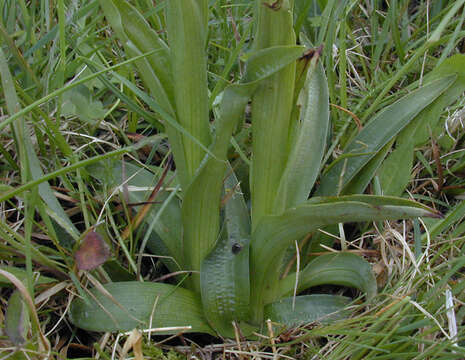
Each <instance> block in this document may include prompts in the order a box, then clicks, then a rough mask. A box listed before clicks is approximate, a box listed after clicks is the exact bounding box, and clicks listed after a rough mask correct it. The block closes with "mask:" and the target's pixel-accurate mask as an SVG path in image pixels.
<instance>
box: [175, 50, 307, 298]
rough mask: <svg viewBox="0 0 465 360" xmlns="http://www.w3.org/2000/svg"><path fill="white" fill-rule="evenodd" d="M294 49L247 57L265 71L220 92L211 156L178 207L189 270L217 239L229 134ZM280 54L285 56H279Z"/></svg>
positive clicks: (196, 267)
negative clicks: (257, 93) (257, 90)
mask: <svg viewBox="0 0 465 360" xmlns="http://www.w3.org/2000/svg"><path fill="white" fill-rule="evenodd" d="M292 49H294V48H292ZM292 49H291V50H292ZM298 50H299V51H295V49H294V50H292V51H291V52H290V53H291V54H292V56H289V54H288V53H286V52H283V48H282V47H275V48H273V49H272V50H270V51H269V52H258V53H256V54H255V55H254V56H252V57H251V58H250V62H255V61H257V62H259V63H261V64H263V66H264V69H265V70H266V71H263V72H258V71H255V72H254V75H253V76H252V75H251V76H249V77H248V78H249V79H251V80H253V81H252V82H249V83H241V84H233V85H229V86H228V87H226V88H225V90H224V91H223V95H222V96H221V101H220V103H219V105H218V118H217V119H216V122H215V134H214V142H213V145H212V147H211V152H212V153H213V154H214V156H215V157H210V156H207V158H206V159H205V160H204V162H203V164H202V166H201V168H200V169H199V171H198V174H197V175H196V177H195V179H194V180H193V182H192V183H191V184H190V186H189V187H188V189H187V190H186V191H185V196H184V199H183V204H182V213H183V224H184V256H185V259H191V263H190V264H188V268H189V269H193V270H200V264H201V262H202V260H203V259H204V258H205V257H206V255H207V254H208V253H209V252H210V251H211V250H212V248H213V247H214V244H215V242H216V240H217V238H218V233H219V222H220V220H219V213H220V212H219V209H220V196H221V188H222V186H223V177H224V175H225V173H226V169H227V149H228V146H229V142H230V139H231V134H232V132H233V130H234V128H235V127H236V125H237V123H238V122H239V121H240V119H241V118H242V117H243V116H244V111H245V107H246V105H247V103H248V101H249V99H250V97H251V96H252V95H253V93H254V92H255V91H256V89H257V87H258V86H259V84H260V83H261V82H262V81H266V79H268V78H269V77H270V76H273V74H274V72H275V71H278V72H279V71H280V70H281V69H282V68H283V67H285V66H286V65H288V64H289V62H293V61H295V60H296V59H297V58H298V56H300V54H301V50H302V49H301V48H300V47H299V48H298ZM282 54H286V56H284V57H280V55H282ZM247 66H248V64H247ZM254 67H255V66H252V68H254ZM199 209H201V210H202V211H199ZM192 278H193V279H194V280H193V281H194V286H196V287H198V286H199V285H198V283H197V281H196V278H197V277H196V275H195V274H194V276H193V277H192ZM198 290H200V288H198Z"/></svg>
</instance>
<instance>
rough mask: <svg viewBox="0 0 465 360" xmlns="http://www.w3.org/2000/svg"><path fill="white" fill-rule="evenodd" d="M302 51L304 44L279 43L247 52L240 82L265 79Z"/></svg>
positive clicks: (293, 59)
mask: <svg viewBox="0 0 465 360" xmlns="http://www.w3.org/2000/svg"><path fill="white" fill-rule="evenodd" d="M304 51H305V46H299V45H280V46H270V47H267V48H265V49H260V50H257V51H254V52H252V53H250V54H247V56H246V57H245V59H246V60H247V63H246V72H245V74H244V77H243V79H241V82H242V83H250V82H254V81H257V80H262V79H265V78H267V77H268V76H270V75H273V74H275V73H277V72H278V71H279V70H281V69H283V68H284V67H286V66H287V65H289V64H291V63H292V62H294V61H295V60H297V59H298V58H299V57H301V56H302V55H303V54H304ZM243 60H244V59H243ZM277 60H279V61H277Z"/></svg>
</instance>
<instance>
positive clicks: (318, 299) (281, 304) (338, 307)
mask: <svg viewBox="0 0 465 360" xmlns="http://www.w3.org/2000/svg"><path fill="white" fill-rule="evenodd" d="M350 301H351V300H350V298H347V297H345V296H338V295H303V296H297V297H296V298H295V299H294V298H292V297H290V298H285V299H281V300H278V301H276V302H274V303H271V304H268V305H266V307H265V319H270V320H271V321H273V322H277V323H280V324H283V325H286V326H287V327H294V326H299V325H303V324H309V323H312V322H320V323H331V322H333V321H336V320H340V319H343V318H346V317H348V316H349V313H350V312H349V311H346V310H344V308H345V307H346V306H347V305H348V304H349V303H350Z"/></svg>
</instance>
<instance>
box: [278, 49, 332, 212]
mask: <svg viewBox="0 0 465 360" xmlns="http://www.w3.org/2000/svg"><path fill="white" fill-rule="evenodd" d="M318 59H319V54H318V52H317V53H315V54H314V55H313V58H311V60H310V61H311V64H310V69H309V70H308V73H307V77H306V80H305V84H304V87H303V89H302V92H301V94H300V101H299V102H298V103H297V106H299V107H301V113H300V119H299V123H298V124H297V126H296V129H295V133H296V136H295V138H291V141H290V143H291V145H290V146H291V152H290V155H289V159H288V160H287V163H286V169H285V171H284V174H283V175H282V178H281V181H280V184H279V188H278V193H277V195H276V199H275V210H277V211H278V212H280V211H284V210H285V209H287V208H289V207H292V206H295V205H297V204H299V203H301V202H303V201H305V200H307V199H308V195H309V194H310V191H311V189H312V187H313V184H314V183H315V180H316V178H317V176H318V174H319V172H320V167H321V160H322V159H323V155H324V152H325V147H326V138H327V136H328V131H329V96H328V84H327V82H326V77H325V74H324V70H323V66H322V65H321V63H318Z"/></svg>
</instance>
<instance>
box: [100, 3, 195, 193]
mask: <svg viewBox="0 0 465 360" xmlns="http://www.w3.org/2000/svg"><path fill="white" fill-rule="evenodd" d="M100 5H101V6H102V8H103V10H104V12H105V16H106V18H107V20H108V22H109V23H110V24H111V26H112V28H113V30H115V32H116V34H117V36H118V38H119V39H120V41H121V42H122V43H123V44H124V45H125V48H126V51H127V53H128V54H129V56H138V55H142V54H150V55H148V57H147V58H145V57H144V58H140V59H139V60H137V61H136V66H137V69H138V71H139V73H140V76H141V78H142V80H143V81H144V84H145V85H146V87H147V88H148V89H149V90H150V92H151V93H152V97H153V98H154V99H156V105H157V106H153V105H154V104H153V103H150V104H149V105H150V106H151V107H152V108H153V110H154V111H157V112H159V113H160V115H161V116H162V118H163V120H165V129H166V132H167V134H168V136H169V139H170V145H171V148H172V150H173V153H174V156H175V159H176V166H177V172H178V177H179V179H180V182H181V184H182V185H183V186H184V187H186V186H187V184H188V183H189V181H190V180H189V177H188V174H187V163H186V161H187V160H186V157H185V154H184V148H183V143H182V136H181V134H180V131H179V128H181V129H183V130H184V131H183V132H182V133H183V134H184V137H188V138H189V136H188V135H186V133H188V134H189V129H187V130H186V129H185V128H184V125H182V124H181V125H180V124H178V123H177V121H178V120H176V113H175V110H174V106H175V102H174V94H173V93H174V89H173V79H172V75H171V71H170V69H171V63H170V58H169V56H170V51H169V48H168V46H167V45H166V44H165V43H164V42H163V41H162V40H161V39H160V38H159V36H158V34H157V33H156V32H155V31H154V30H153V29H151V27H150V25H149V24H148V23H147V22H146V21H145V19H144V17H143V16H142V15H141V14H140V13H139V12H138V11H137V9H135V8H134V7H133V6H131V5H130V4H129V3H128V2H127V1H122V0H100ZM126 16H131V21H124V18H125V17H126ZM157 107H159V108H160V109H158V108H157ZM176 125H177V126H176ZM189 135H190V138H191V141H192V142H193V143H194V144H197V142H196V141H194V140H193V139H192V137H193V136H192V135H191V134H189ZM196 140H197V139H196ZM197 141H198V140H197ZM197 145H198V144H197Z"/></svg>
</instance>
